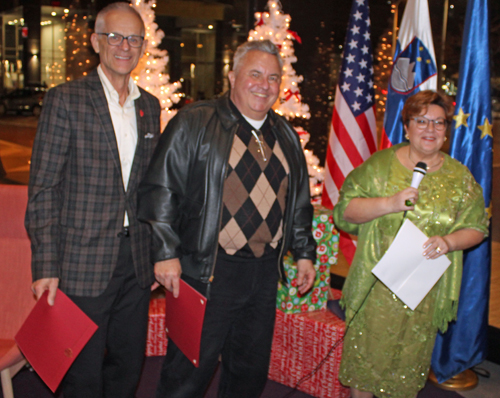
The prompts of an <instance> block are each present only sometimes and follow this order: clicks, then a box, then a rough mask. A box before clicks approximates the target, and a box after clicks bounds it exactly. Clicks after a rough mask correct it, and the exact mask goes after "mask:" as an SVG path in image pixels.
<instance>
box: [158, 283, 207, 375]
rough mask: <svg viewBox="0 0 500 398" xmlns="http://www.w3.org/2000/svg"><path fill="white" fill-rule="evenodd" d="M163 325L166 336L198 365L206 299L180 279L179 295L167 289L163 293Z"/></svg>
mask: <svg viewBox="0 0 500 398" xmlns="http://www.w3.org/2000/svg"><path fill="white" fill-rule="evenodd" d="M165 304H166V308H165V327H166V329H167V335H168V338H169V339H171V340H172V341H173V342H174V343H175V345H176V346H177V347H178V348H179V349H180V350H181V351H182V352H183V353H184V355H186V357H187V358H188V359H189V360H190V361H191V362H192V363H193V365H194V366H196V367H198V365H199V361H200V341H201V329H202V328H203V319H204V318H205V308H206V305H207V299H206V298H205V297H204V296H203V295H202V294H201V293H199V292H198V291H196V290H195V289H193V288H192V287H191V286H189V285H188V284H187V283H186V282H184V281H183V280H182V279H181V280H180V286H179V297H177V298H174V296H173V294H172V293H171V292H169V291H168V290H167V292H166V295H165Z"/></svg>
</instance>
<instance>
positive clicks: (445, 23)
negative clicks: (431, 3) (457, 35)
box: [438, 0, 449, 91]
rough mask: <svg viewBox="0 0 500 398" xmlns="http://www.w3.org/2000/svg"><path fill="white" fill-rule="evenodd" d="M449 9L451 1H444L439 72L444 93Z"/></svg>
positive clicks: (439, 84) (439, 80)
mask: <svg viewBox="0 0 500 398" xmlns="http://www.w3.org/2000/svg"><path fill="white" fill-rule="evenodd" d="M448 9H449V0H444V9H443V30H442V33H441V54H439V70H438V76H439V78H438V90H440V91H443V90H442V89H441V86H442V85H443V83H444V70H445V67H446V66H445V63H444V50H445V48H446V33H447V30H448Z"/></svg>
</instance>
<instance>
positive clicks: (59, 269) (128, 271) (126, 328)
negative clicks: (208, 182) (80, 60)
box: [26, 3, 160, 398]
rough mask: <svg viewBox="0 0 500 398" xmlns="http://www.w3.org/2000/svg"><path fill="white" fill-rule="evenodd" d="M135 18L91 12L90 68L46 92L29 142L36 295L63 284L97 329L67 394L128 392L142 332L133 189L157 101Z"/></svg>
mask: <svg viewBox="0 0 500 398" xmlns="http://www.w3.org/2000/svg"><path fill="white" fill-rule="evenodd" d="M144 34H145V28H144V23H143V21H142V18H141V16H140V15H139V14H138V13H137V11H135V9H133V8H132V7H130V5H129V4H128V3H113V4H111V5H109V6H107V7H106V8H104V9H103V10H102V11H101V12H100V13H99V14H98V16H97V19H96V25H95V33H93V34H92V36H91V42H92V46H93V47H94V50H95V51H96V52H97V53H98V54H99V57H100V65H99V66H98V68H97V70H94V71H92V72H91V73H89V75H88V76H86V77H84V78H83V79H80V80H77V81H73V82H69V83H66V84H63V85H60V86H58V87H55V88H53V89H51V90H50V91H49V92H48V93H47V95H46V97H45V100H44V108H43V111H42V114H41V117H40V121H39V124H38V130H37V134H36V137H35V143H34V147H33V155H32V162H31V174H30V181H29V201H28V209H27V213H26V228H27V230H28V233H29V235H30V238H31V245H32V252H33V257H32V271H33V280H34V282H33V286H32V289H33V292H34V293H35V294H36V296H37V298H40V297H41V295H42V294H43V293H44V292H45V291H46V290H48V302H49V304H51V305H53V303H54V300H55V299H56V292H57V288H60V289H61V290H62V291H64V292H65V293H66V294H67V295H68V296H69V297H70V298H71V299H72V300H73V301H74V302H75V303H76V304H77V305H78V306H79V307H80V308H81V309H82V310H83V311H84V312H85V313H86V314H87V315H88V316H89V317H90V318H91V319H92V320H93V321H94V322H95V323H96V324H97V325H98V326H99V329H98V330H97V332H96V333H95V334H94V336H93V337H92V339H91V340H90V341H89V343H88V344H87V345H86V347H85V348H84V349H83V351H82V352H81V354H80V355H79V356H78V357H77V358H76V360H75V362H74V364H73V366H72V367H71V369H70V370H69V372H68V374H67V376H66V378H65V380H64V382H63V391H64V396H65V397H66V398H72V397H82V398H88V397H103V396H104V397H117V398H118V397H119V398H124V397H131V398H132V397H133V396H134V392H135V389H136V385H137V382H138V380H139V375H140V370H141V366H142V361H143V357H144V348H145V342H146V335H147V318H148V306H149V297H150V286H151V284H152V283H153V281H154V275H153V269H152V266H151V263H150V260H149V246H150V232H149V228H148V226H147V225H145V224H142V223H140V222H138V220H137V218H136V193H137V187H138V184H139V181H140V180H141V178H142V177H143V175H144V173H145V172H146V169H147V166H148V163H149V160H150V158H151V156H152V153H153V150H154V148H155V146H156V143H157V141H158V138H159V135H160V105H159V102H158V99H157V98H155V97H154V96H152V95H151V94H148V93H147V92H145V91H144V90H142V89H141V88H139V87H137V86H136V85H135V83H134V82H133V81H132V79H131V78H130V73H131V71H132V70H133V69H134V68H135V66H136V65H137V63H138V61H139V59H140V57H141V56H142V54H143V53H144V50H145V48H146V44H147V42H146V41H145V40H144Z"/></svg>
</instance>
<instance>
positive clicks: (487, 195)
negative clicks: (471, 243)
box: [432, 0, 493, 383]
mask: <svg viewBox="0 0 500 398" xmlns="http://www.w3.org/2000/svg"><path fill="white" fill-rule="evenodd" d="M488 21H489V19H488V0H469V1H468V3H467V14H466V19H465V28H464V36H463V42H462V54H461V59H460V77H459V82H458V93H457V99H456V103H457V104H456V108H455V116H454V117H453V122H452V128H451V143H450V155H451V156H452V157H454V158H455V159H457V160H459V161H460V162H461V163H462V164H464V165H465V166H467V167H468V168H469V170H470V171H471V172H472V174H473V175H474V178H475V179H476V181H477V182H478V183H479V184H481V186H482V188H483V195H484V202H485V205H486V209H485V211H489V214H491V206H490V201H491V174H492V162H493V152H492V148H493V134H492V125H491V121H492V118H491V99H490V69H489V65H490V61H489V37H488V28H489V23H488ZM490 235H491V234H490ZM463 264H464V265H463V275H462V287H461V291H460V299H459V304H458V315H457V321H456V322H454V323H451V324H450V327H449V329H448V331H447V332H446V333H445V334H439V335H438V336H437V339H436V345H435V347H434V353H433V356H432V369H433V370H434V373H435V374H436V376H437V378H438V381H439V382H440V383H442V382H444V381H446V380H448V379H449V378H451V377H453V376H455V375H457V374H458V373H460V372H462V371H464V370H466V369H468V368H471V367H472V366H475V365H477V364H478V363H480V362H482V361H483V360H484V359H485V358H486V354H487V330H488V302H489V288H490V286H489V285H490V270H491V241H490V238H488V239H486V240H484V241H483V242H482V243H481V244H480V245H478V246H476V247H474V248H473V249H470V250H466V251H465V252H464V262H463Z"/></svg>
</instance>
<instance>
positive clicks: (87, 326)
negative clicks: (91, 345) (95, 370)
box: [15, 289, 97, 392]
mask: <svg viewBox="0 0 500 398" xmlns="http://www.w3.org/2000/svg"><path fill="white" fill-rule="evenodd" d="M47 294H48V292H45V293H44V294H43V295H42V297H40V299H39V300H38V301H37V303H36V304H35V307H34V308H33V310H32V311H31V313H30V314H29V315H28V318H26V321H25V322H24V324H23V326H21V329H19V332H17V334H16V337H15V339H16V342H17V345H18V346H19V348H20V350H21V351H22V353H23V354H24V356H25V357H26V359H27V360H28V362H29V363H30V364H31V366H33V369H35V371H36V373H38V375H39V376H40V378H41V379H42V380H43V381H44V382H45V384H47V386H48V387H49V388H50V389H51V390H52V392H54V391H55V390H56V389H57V387H58V386H59V384H60V383H61V380H62V378H63V377H64V375H65V374H66V372H67V371H68V369H69V367H70V366H71V364H72V363H73V361H74V360H75V358H76V357H77V356H78V354H79V353H80V351H81V350H82V348H83V347H84V346H85V344H87V341H89V339H90V338H91V337H92V335H93V334H94V333H95V331H96V330H97V325H96V324H95V323H94V322H93V321H92V320H91V319H90V318H89V317H88V316H87V315H86V314H84V313H83V312H82V310H80V308H78V307H77V305H76V304H75V303H73V302H72V301H71V300H70V299H69V298H68V296H66V295H65V294H64V293H63V292H62V291H61V290H59V289H58V290H57V294H56V299H55V302H54V305H53V306H50V305H49V304H48V303H47Z"/></svg>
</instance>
